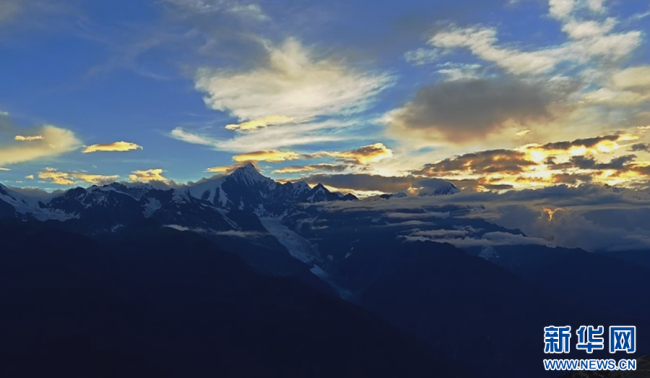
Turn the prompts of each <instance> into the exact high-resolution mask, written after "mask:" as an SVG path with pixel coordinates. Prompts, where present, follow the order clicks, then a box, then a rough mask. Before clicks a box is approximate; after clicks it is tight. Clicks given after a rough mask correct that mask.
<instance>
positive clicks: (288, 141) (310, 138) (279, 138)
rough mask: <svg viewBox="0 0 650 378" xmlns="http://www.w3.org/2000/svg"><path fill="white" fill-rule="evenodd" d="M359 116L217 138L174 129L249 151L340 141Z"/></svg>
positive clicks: (185, 136) (188, 138)
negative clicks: (351, 118)
mask: <svg viewBox="0 0 650 378" xmlns="http://www.w3.org/2000/svg"><path fill="white" fill-rule="evenodd" d="M359 123H360V121H359V120H346V121H341V120H333V119H330V120H327V121H323V122H314V123H301V124H293V125H290V124H286V125H284V126H282V127H268V128H261V129H257V130H256V131H255V132H244V133H237V135H236V136H235V137H233V138H231V139H217V138H214V137H212V136H210V135H207V134H205V133H198V132H193V131H188V130H185V129H184V128H181V127H177V128H175V129H174V130H172V132H171V133H170V136H171V137H172V138H174V139H178V140H181V141H184V142H187V143H192V144H199V145H204V146H209V147H212V148H214V149H216V150H219V151H231V152H249V151H257V150H275V149H279V148H287V147H292V146H302V145H309V144H315V143H325V142H337V141H341V140H346V139H349V136H345V135H343V132H344V131H345V129H346V128H349V127H351V126H354V125H358V124H359Z"/></svg>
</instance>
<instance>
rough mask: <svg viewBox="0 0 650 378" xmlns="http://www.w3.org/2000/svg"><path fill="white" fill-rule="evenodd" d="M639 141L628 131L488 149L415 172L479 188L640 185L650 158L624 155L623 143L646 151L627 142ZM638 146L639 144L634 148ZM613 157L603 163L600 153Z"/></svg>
mask: <svg viewBox="0 0 650 378" xmlns="http://www.w3.org/2000/svg"><path fill="white" fill-rule="evenodd" d="M636 139H638V136H635V135H629V134H615V135H605V136H599V137H594V138H585V139H577V140H574V141H566V142H553V143H547V144H544V145H540V144H529V145H525V146H521V147H518V148H515V149H512V150H505V149H504V150H488V151H480V152H475V153H470V154H465V155H460V156H456V157H453V158H449V159H445V160H442V161H439V162H436V163H430V164H425V165H424V166H423V167H422V168H421V169H419V170H415V171H412V173H413V174H415V175H419V176H426V177H439V178H445V179H447V180H450V181H454V182H457V180H460V181H461V182H462V183H463V186H465V187H467V186H470V187H472V188H474V189H476V190H505V189H509V188H513V189H525V188H538V187H546V186H553V185H559V184H563V185H568V186H578V185H581V184H585V183H600V184H609V185H623V186H625V185H636V184H640V183H642V182H644V181H645V182H647V181H648V179H650V168H648V167H650V162H648V163H644V162H637V161H636V159H637V156H636V155H624V154H620V153H619V150H621V149H622V148H623V147H630V146H631V147H632V150H634V151H642V150H643V148H641V147H645V145H643V146H641V145H638V144H625V143H624V142H627V141H633V140H636ZM635 146H636V148H635ZM603 155H604V156H608V157H609V158H608V160H605V161H602V160H599V159H597V156H603Z"/></svg>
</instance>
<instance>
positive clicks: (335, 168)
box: [273, 163, 349, 174]
mask: <svg viewBox="0 0 650 378" xmlns="http://www.w3.org/2000/svg"><path fill="white" fill-rule="evenodd" d="M348 168H349V166H348V165H345V164H327V163H322V164H309V165H292V166H288V167H282V168H279V169H276V170H274V171H273V173H274V174H288V173H306V172H315V171H324V172H343V171H345V170H346V169H348Z"/></svg>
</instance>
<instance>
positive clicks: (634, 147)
mask: <svg viewBox="0 0 650 378" xmlns="http://www.w3.org/2000/svg"><path fill="white" fill-rule="evenodd" d="M630 151H646V152H650V145H648V144H646V143H637V144H633V145H632V146H631V147H630Z"/></svg>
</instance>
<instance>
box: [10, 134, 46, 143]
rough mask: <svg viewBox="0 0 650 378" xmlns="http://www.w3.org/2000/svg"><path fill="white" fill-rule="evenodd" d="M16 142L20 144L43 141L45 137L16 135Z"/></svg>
mask: <svg viewBox="0 0 650 378" xmlns="http://www.w3.org/2000/svg"><path fill="white" fill-rule="evenodd" d="M14 140H17V141H19V142H32V141H35V140H43V136H42V135H33V136H22V135H16V137H15V138H14Z"/></svg>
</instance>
